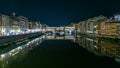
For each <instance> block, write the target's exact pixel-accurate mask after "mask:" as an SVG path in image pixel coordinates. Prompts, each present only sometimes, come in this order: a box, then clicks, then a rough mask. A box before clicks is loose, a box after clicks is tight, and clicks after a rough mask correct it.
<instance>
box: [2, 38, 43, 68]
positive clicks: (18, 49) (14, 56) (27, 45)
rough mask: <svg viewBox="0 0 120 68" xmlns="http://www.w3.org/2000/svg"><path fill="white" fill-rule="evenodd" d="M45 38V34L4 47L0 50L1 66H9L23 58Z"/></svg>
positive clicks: (6, 67) (7, 67)
mask: <svg viewBox="0 0 120 68" xmlns="http://www.w3.org/2000/svg"><path fill="white" fill-rule="evenodd" d="M43 38H44V36H41V37H38V38H35V39H34V38H33V39H27V40H25V41H26V42H25V41H24V43H21V42H18V43H15V44H12V46H11V47H8V48H4V49H2V50H1V51H0V68H9V65H10V64H11V63H12V62H14V61H16V60H19V61H20V60H22V59H23V58H24V57H25V56H26V55H27V53H28V52H29V50H32V49H33V48H34V47H36V46H38V45H39V44H40V43H41V42H42V40H43ZM28 41H29V42H28Z"/></svg>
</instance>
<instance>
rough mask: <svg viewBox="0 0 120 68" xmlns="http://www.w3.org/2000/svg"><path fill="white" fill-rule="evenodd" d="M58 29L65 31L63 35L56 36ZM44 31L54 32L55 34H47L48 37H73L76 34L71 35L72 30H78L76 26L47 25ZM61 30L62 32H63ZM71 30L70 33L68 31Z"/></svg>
mask: <svg viewBox="0 0 120 68" xmlns="http://www.w3.org/2000/svg"><path fill="white" fill-rule="evenodd" d="M58 31H62V32H63V33H64V35H63V36H56V33H57V32H58ZM44 32H45V33H46V32H52V34H53V35H50V36H49V35H45V38H46V39H52V40H53V39H73V37H74V35H70V34H69V33H70V32H74V33H75V32H76V31H75V27H45V28H44ZM62 32H61V34H62ZM68 32H69V33H68Z"/></svg>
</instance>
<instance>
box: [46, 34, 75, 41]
mask: <svg viewBox="0 0 120 68" xmlns="http://www.w3.org/2000/svg"><path fill="white" fill-rule="evenodd" d="M44 40H72V41H75V36H74V35H65V36H56V35H45V38H44Z"/></svg>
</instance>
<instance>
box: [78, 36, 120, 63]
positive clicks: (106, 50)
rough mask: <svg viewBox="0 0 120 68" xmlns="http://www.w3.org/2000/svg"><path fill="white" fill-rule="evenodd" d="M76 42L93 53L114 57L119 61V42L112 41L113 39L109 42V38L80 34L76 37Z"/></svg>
mask: <svg viewBox="0 0 120 68" xmlns="http://www.w3.org/2000/svg"><path fill="white" fill-rule="evenodd" d="M76 42H77V43H79V44H80V46H82V47H84V48H85V49H87V50H88V51H89V52H92V53H94V54H95V55H98V56H108V57H111V58H115V60H116V61H117V62H119V63H120V46H119V43H117V42H113V40H112V42H111V40H109V39H108V40H106V39H103V38H88V37H82V36H81V37H79V38H76Z"/></svg>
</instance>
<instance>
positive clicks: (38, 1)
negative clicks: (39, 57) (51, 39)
mask: <svg viewBox="0 0 120 68" xmlns="http://www.w3.org/2000/svg"><path fill="white" fill-rule="evenodd" d="M12 12H15V13H16V14H17V15H23V16H26V17H28V18H29V19H30V20H32V21H40V22H41V23H43V24H48V25H50V26H66V25H68V24H69V23H71V22H76V23H77V22H79V21H83V20H87V19H88V18H91V17H94V16H98V15H105V16H112V15H113V14H116V13H120V1H119V0H0V13H4V14H7V15H10V14H12Z"/></svg>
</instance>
